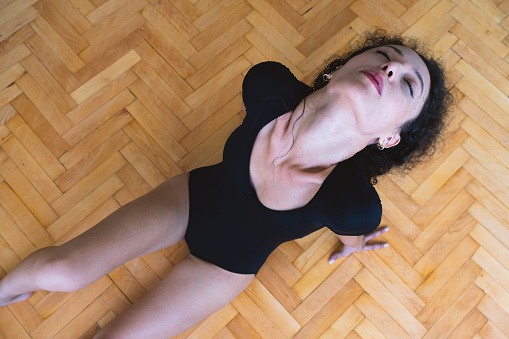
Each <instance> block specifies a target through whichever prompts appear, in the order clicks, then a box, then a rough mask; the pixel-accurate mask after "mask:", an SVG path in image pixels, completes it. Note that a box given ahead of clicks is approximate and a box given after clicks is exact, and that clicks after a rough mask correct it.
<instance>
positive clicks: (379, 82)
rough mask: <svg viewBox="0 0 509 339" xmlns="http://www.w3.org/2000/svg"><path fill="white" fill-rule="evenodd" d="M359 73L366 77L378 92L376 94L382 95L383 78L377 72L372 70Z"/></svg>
mask: <svg viewBox="0 0 509 339" xmlns="http://www.w3.org/2000/svg"><path fill="white" fill-rule="evenodd" d="M361 73H362V74H364V75H365V76H367V77H368V79H369V80H370V81H371V82H372V83H373V85H374V86H375V88H376V90H377V91H378V94H380V95H382V91H383V89H384V78H383V77H382V75H381V74H380V73H378V72H377V71H372V70H364V71H361Z"/></svg>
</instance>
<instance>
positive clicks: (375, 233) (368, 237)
mask: <svg viewBox="0 0 509 339" xmlns="http://www.w3.org/2000/svg"><path fill="white" fill-rule="evenodd" d="M388 230H389V227H384V228H381V229H378V230H375V231H373V232H371V233H369V234H366V235H365V236H364V239H366V241H369V240H371V239H373V238H376V237H378V236H379V235H382V234H384V233H385V232H387V231H388Z"/></svg>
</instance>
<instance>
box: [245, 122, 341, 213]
mask: <svg viewBox="0 0 509 339" xmlns="http://www.w3.org/2000/svg"><path fill="white" fill-rule="evenodd" d="M278 117H279V116H278ZM278 117H276V118H274V119H272V120H270V121H269V122H267V123H265V124H264V125H263V126H262V127H261V128H259V129H255V130H256V132H254V133H253V136H252V137H251V139H252V140H251V142H250V147H249V152H248V156H247V160H246V163H247V171H246V172H247V184H248V186H249V192H250V194H251V195H252V198H253V199H254V200H255V201H256V203H257V204H258V205H259V206H260V207H262V208H263V209H264V210H266V211H269V212H275V213H301V212H302V211H304V210H305V209H307V208H309V206H310V205H311V203H312V202H313V201H314V200H315V199H317V196H318V195H319V194H320V193H321V191H322V189H323V188H324V186H325V183H326V181H327V180H329V179H330V178H331V177H332V176H333V175H334V172H335V171H336V169H337V168H338V166H340V164H341V163H339V164H337V165H336V167H335V168H334V169H333V170H332V172H331V173H329V175H328V176H327V177H326V178H325V180H324V181H323V182H322V184H321V185H320V188H318V191H316V193H315V195H313V197H312V198H311V199H310V200H309V201H308V202H307V203H306V204H305V205H303V206H301V207H297V208H293V209H289V210H276V209H272V208H270V207H267V206H265V205H264V204H263V203H262V202H261V201H260V199H259V198H258V193H257V192H256V189H255V188H254V186H253V183H252V180H251V155H252V153H253V148H254V143H255V141H256V138H257V137H258V134H260V131H261V130H262V129H263V128H264V127H265V126H266V125H267V124H269V123H271V122H272V121H274V120H275V119H277V118H278Z"/></svg>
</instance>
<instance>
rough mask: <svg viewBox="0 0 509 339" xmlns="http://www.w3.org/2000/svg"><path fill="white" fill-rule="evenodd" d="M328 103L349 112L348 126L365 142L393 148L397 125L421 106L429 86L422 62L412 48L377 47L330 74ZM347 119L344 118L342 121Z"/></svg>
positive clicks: (415, 114)
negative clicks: (365, 140) (350, 114)
mask: <svg viewBox="0 0 509 339" xmlns="http://www.w3.org/2000/svg"><path fill="white" fill-rule="evenodd" d="M329 79H330V80H329V83H328V84H327V86H326V87H325V89H326V91H327V95H328V97H329V98H330V100H329V101H330V103H331V105H337V104H340V105H342V107H345V105H346V108H347V111H349V112H351V113H352V116H351V117H349V123H350V124H351V125H352V126H351V127H352V128H355V129H356V130H357V132H358V133H359V134H361V135H362V136H364V137H366V138H368V140H369V143H376V142H380V143H381V144H383V143H385V146H386V147H391V146H395V145H396V144H397V143H398V142H399V140H400V135H399V131H400V129H401V126H402V125H403V124H404V123H405V122H406V121H408V120H411V119H413V118H415V117H416V116H417V115H418V114H419V113H420V111H421V109H422V107H423V106H424V102H425V101H426V98H427V97H428V93H429V87H430V75H429V72H428V69H427V67H426V64H425V63H424V61H423V60H422V59H421V57H419V55H418V54H417V53H415V52H414V51H413V50H412V49H410V48H407V47H404V46H382V47H377V48H373V49H370V50H368V51H366V52H364V53H362V54H360V55H357V56H355V57H354V58H352V59H350V60H349V61H348V62H347V63H346V64H345V65H344V66H342V67H341V68H340V69H338V70H337V71H334V72H333V73H332V74H331V75H330V76H329ZM347 120H348V119H347Z"/></svg>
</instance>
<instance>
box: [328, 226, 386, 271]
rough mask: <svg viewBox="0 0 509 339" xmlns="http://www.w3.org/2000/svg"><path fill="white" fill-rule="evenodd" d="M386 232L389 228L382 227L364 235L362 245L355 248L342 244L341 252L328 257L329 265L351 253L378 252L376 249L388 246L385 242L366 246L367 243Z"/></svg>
mask: <svg viewBox="0 0 509 339" xmlns="http://www.w3.org/2000/svg"><path fill="white" fill-rule="evenodd" d="M388 230H389V227H384V228H382V229H379V230H375V231H373V232H371V233H368V234H366V235H365V236H364V238H363V240H362V243H361V244H360V245H359V246H356V247H352V246H347V245H344V244H343V248H342V249H341V251H339V252H336V253H334V254H333V255H332V256H331V257H330V259H329V264H332V263H334V262H335V261H336V260H337V259H339V258H341V257H347V256H349V255H350V254H352V253H353V252H363V251H369V250H378V249H381V248H385V247H387V246H389V244H388V243H386V242H382V243H376V244H367V242H368V241H370V240H371V239H373V238H376V237H378V236H379V235H381V234H383V233H385V232H387V231H388Z"/></svg>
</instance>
